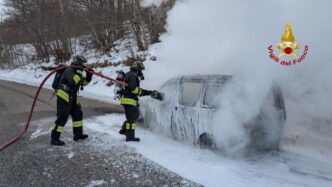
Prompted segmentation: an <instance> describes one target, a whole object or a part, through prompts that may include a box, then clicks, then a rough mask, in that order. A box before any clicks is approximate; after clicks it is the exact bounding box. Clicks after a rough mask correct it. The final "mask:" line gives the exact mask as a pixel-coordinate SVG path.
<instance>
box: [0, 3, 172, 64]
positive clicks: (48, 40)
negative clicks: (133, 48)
mask: <svg viewBox="0 0 332 187" xmlns="http://www.w3.org/2000/svg"><path fill="white" fill-rule="evenodd" d="M174 4H175V0H168V1H164V2H163V3H162V4H161V5H160V6H158V7H157V6H151V7H142V6H140V0H70V1H68V0H4V5H5V7H6V8H5V9H4V11H3V12H2V14H1V25H0V63H2V64H7V65H8V64H9V65H13V66H14V65H15V64H16V65H17V64H20V65H24V64H26V63H29V61H28V62H25V61H26V60H20V58H18V56H20V55H22V54H18V53H19V52H18V51H17V49H16V46H17V45H18V44H31V45H32V46H33V48H34V49H35V51H36V55H35V56H34V59H33V61H44V62H48V61H50V58H51V57H52V56H55V55H58V56H59V55H61V56H62V58H63V59H64V60H68V59H70V57H71V54H73V46H74V42H73V39H81V40H82V41H80V42H81V43H82V42H83V43H84V44H85V45H86V46H88V47H89V48H92V49H97V50H100V51H104V52H107V51H108V50H110V49H111V48H112V45H113V42H114V41H116V40H118V39H120V38H122V37H124V36H125V35H128V34H132V35H133V36H134V38H135V40H136V43H137V47H138V49H139V50H142V51H144V50H147V48H148V46H149V45H150V44H153V43H156V42H158V41H159V36H160V34H161V33H163V32H165V24H166V17H167V12H168V10H170V9H171V8H172V7H173V6H174ZM83 38H84V40H83ZM21 61H24V62H21Z"/></svg>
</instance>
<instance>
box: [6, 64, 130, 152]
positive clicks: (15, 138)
mask: <svg viewBox="0 0 332 187" xmlns="http://www.w3.org/2000/svg"><path fill="white" fill-rule="evenodd" d="M67 67H75V66H61V67H58V68H55V69H54V70H52V71H51V73H49V74H48V75H47V76H46V77H45V78H44V80H43V81H42V82H41V84H40V85H39V87H38V89H37V91H36V93H35V97H34V99H33V103H32V105H31V109H30V113H29V117H28V121H27V123H26V124H25V126H24V129H22V130H21V132H20V133H18V134H17V135H16V136H15V137H14V138H12V139H11V140H9V141H8V142H6V143H4V144H1V145H0V151H2V150H4V149H5V148H7V147H8V146H10V145H12V144H14V143H15V142H17V141H18V140H19V139H20V138H21V137H23V136H24V134H25V133H26V132H27V130H28V128H29V126H30V121H31V118H32V115H33V111H34V109H35V105H36V102H37V98H38V96H39V93H40V91H41V89H42V88H43V86H44V84H45V82H46V81H47V80H48V79H49V78H50V77H51V76H52V75H53V74H54V73H56V72H58V71H60V70H62V69H64V68H67ZM84 70H85V71H86V72H89V73H92V74H94V75H96V76H99V77H101V78H104V79H107V80H109V81H112V82H114V83H118V84H121V85H123V86H127V84H126V83H124V82H121V81H118V80H115V79H112V78H110V77H108V76H106V75H103V74H102V73H97V72H94V71H92V70H91V69H88V68H85V69H84Z"/></svg>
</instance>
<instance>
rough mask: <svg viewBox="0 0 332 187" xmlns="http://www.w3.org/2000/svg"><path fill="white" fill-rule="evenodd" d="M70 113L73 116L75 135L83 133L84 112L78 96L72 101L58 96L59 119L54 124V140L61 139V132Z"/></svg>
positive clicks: (52, 134) (52, 135)
mask: <svg viewBox="0 0 332 187" xmlns="http://www.w3.org/2000/svg"><path fill="white" fill-rule="evenodd" d="M69 115H71V117H72V122H73V134H74V136H80V135H82V134H83V112H82V108H81V104H80V103H79V102H77V98H75V99H73V100H72V102H67V101H65V100H63V99H61V98H59V97H57V119H56V120H55V122H54V125H53V126H52V133H51V138H52V139H53V140H59V138H60V135H61V133H62V132H63V131H64V129H65V125H66V123H67V120H68V117H69Z"/></svg>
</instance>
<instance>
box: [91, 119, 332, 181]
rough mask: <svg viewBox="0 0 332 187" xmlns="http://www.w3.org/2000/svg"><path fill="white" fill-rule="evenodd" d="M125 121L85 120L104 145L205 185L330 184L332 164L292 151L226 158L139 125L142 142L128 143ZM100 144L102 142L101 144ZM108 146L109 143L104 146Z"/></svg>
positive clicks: (138, 134) (138, 132)
mask: <svg viewBox="0 0 332 187" xmlns="http://www.w3.org/2000/svg"><path fill="white" fill-rule="evenodd" d="M124 120H125V117H124V115H122V114H110V115H105V116H99V117H94V118H90V119H87V120H85V121H86V124H87V125H86V127H87V128H88V129H89V130H90V131H91V130H92V132H89V133H90V134H92V135H93V134H94V135H95V134H96V133H94V132H93V131H97V132H100V133H107V134H108V135H109V138H108V139H107V140H105V141H104V142H105V144H112V143H114V142H116V143H120V144H121V143H123V144H126V145H128V146H131V147H133V148H135V149H136V151H137V152H138V153H140V154H142V155H143V156H145V157H146V158H148V159H150V160H152V161H154V162H156V163H158V164H160V165H162V166H164V167H165V168H167V169H169V170H171V171H173V172H175V173H177V174H179V175H181V176H183V177H185V178H188V179H190V180H193V181H195V182H198V183H201V184H203V185H205V186H266V185H268V186H331V185H332V177H331V176H332V163H327V162H322V161H318V160H315V159H311V158H307V157H303V156H299V155H296V154H292V153H284V152H281V153H276V152H275V153H267V154H263V155H252V156H250V157H248V158H236V159H232V158H226V157H224V156H222V155H221V154H220V153H217V152H212V151H210V150H202V149H199V148H196V147H193V146H191V145H185V144H182V143H180V142H177V141H174V140H172V139H169V138H167V137H164V136H162V135H158V134H155V133H152V132H150V131H149V130H147V129H142V128H138V130H137V132H136V135H137V136H138V137H140V138H141V142H139V143H137V142H129V143H127V142H125V138H124V136H122V135H119V134H118V131H119V129H120V127H121V125H122V122H123V121H124ZM99 146H100V145H99ZM105 148H107V146H105Z"/></svg>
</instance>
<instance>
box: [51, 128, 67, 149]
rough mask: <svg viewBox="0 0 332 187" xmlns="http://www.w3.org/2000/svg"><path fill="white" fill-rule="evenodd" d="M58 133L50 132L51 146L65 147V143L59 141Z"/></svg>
mask: <svg viewBox="0 0 332 187" xmlns="http://www.w3.org/2000/svg"><path fill="white" fill-rule="evenodd" d="M60 134H61V133H60V132H57V131H55V130H52V132H51V145H57V146H62V145H65V142H64V141H62V140H60Z"/></svg>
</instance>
